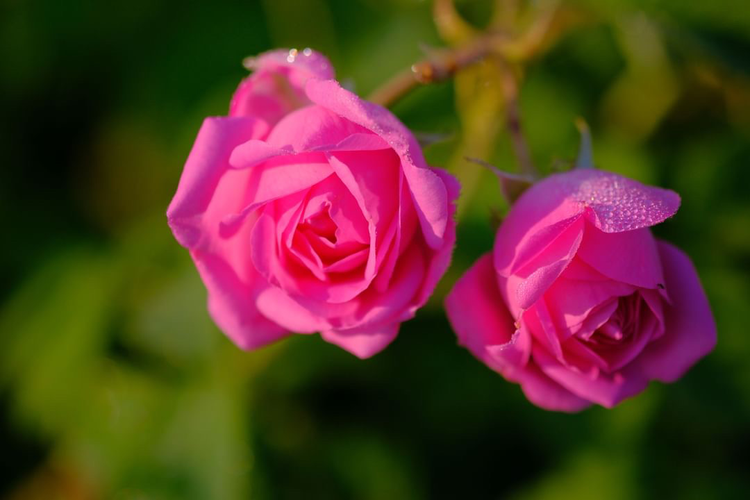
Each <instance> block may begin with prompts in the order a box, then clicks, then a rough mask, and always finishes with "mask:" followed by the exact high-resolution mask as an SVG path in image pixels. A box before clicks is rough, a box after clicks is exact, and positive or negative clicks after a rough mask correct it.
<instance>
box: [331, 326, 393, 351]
mask: <svg viewBox="0 0 750 500" xmlns="http://www.w3.org/2000/svg"><path fill="white" fill-rule="evenodd" d="M400 326H401V323H398V322H397V323H391V324H389V325H382V326H378V327H365V328H361V329H357V328H355V329H352V330H328V331H323V332H320V335H321V337H323V339H324V340H325V341H326V342H330V343H331V344H335V345H337V346H339V347H341V348H342V349H344V350H347V351H349V352H350V353H352V354H354V355H355V356H357V357H358V358H361V359H366V358H369V357H370V356H373V355H375V354H377V353H379V352H380V351H382V350H383V349H385V347H386V346H387V345H388V344H390V343H391V342H393V339H395V338H396V335H398V329H399V327H400Z"/></svg>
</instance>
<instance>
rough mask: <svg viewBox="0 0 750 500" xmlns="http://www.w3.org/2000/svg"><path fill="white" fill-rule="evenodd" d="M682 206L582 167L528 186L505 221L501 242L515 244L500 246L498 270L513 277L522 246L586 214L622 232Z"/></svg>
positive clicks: (670, 196) (671, 195)
mask: <svg viewBox="0 0 750 500" xmlns="http://www.w3.org/2000/svg"><path fill="white" fill-rule="evenodd" d="M679 206H680V197H679V196H678V195H677V193H675V192H673V191H669V190H666V189H660V188H656V187H652V186H644V185H643V184H641V183H639V182H636V181H634V180H632V179H628V178H626V177H622V176H620V175H617V174H613V173H611V172H605V171H602V170H596V169H583V170H580V169H579V170H572V171H569V172H564V173H559V174H553V175H550V176H549V177H546V178H545V179H543V180H541V181H539V182H537V183H536V184H534V185H533V186H532V187H531V188H529V189H528V190H527V191H526V192H525V193H524V194H523V195H522V196H521V197H520V198H519V199H518V200H517V201H516V203H515V204H514V205H513V208H512V209H511V211H510V213H509V214H508V216H507V217H506V218H505V220H504V221H503V225H502V226H501V227H500V230H499V231H498V236H497V240H496V241H505V242H512V243H511V244H510V245H504V246H502V247H496V252H497V256H496V259H495V267H496V268H497V269H498V271H499V272H501V273H503V274H508V271H507V270H508V269H509V268H510V266H511V265H512V263H513V262H514V261H515V260H516V258H517V255H518V252H519V250H520V249H521V248H523V246H522V245H519V242H522V241H524V240H525V239H526V238H528V237H529V236H530V235H534V234H536V233H537V232H538V231H540V230H542V229H543V228H546V227H548V226H552V225H554V224H557V223H558V222H560V221H563V220H565V219H569V218H571V217H575V216H576V215H580V214H585V216H586V218H587V219H588V220H589V221H590V222H591V223H592V224H594V225H595V226H596V227H597V228H598V229H600V230H602V231H604V232H607V233H617V232H623V231H631V230H634V229H639V228H644V227H649V226H653V225H655V224H658V223H660V222H663V221H664V220H666V219H668V218H669V217H671V216H672V215H674V214H675V212H676V211H677V209H678V208H679Z"/></svg>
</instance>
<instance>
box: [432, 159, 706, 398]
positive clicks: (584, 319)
mask: <svg viewBox="0 0 750 500" xmlns="http://www.w3.org/2000/svg"><path fill="white" fill-rule="evenodd" d="M679 204H680V198H679V196H678V195H677V194H676V193H674V192H672V191H668V190H664V189H659V188H655V187H649V186H644V185H642V184H640V183H638V182H635V181H633V180H631V179H627V178H625V177H621V176H619V175H616V174H613V173H609V172H603V171H599V170H594V169H582V170H573V171H570V172H566V173H561V174H555V175H552V176H550V177H548V178H546V179H544V180H542V181H540V182H539V183H537V184H535V185H534V186H532V187H531V188H530V189H529V190H528V191H526V192H525V193H524V194H523V195H522V196H521V198H520V199H519V200H518V201H517V202H516V203H515V205H514V206H513V207H512V208H511V210H510V213H509V214H508V217H507V218H506V220H505V221H504V222H503V224H502V226H501V227H500V229H499V231H498V233H497V237H496V240H495V248H494V251H493V252H492V253H491V254H489V253H488V254H486V255H484V256H483V257H481V258H480V259H479V260H478V261H477V262H476V263H475V264H474V266H473V267H472V268H471V269H469V271H468V272H467V273H466V274H465V275H464V276H463V277H462V278H461V279H460V280H459V281H458V282H457V283H456V285H455V288H454V289H453V290H452V292H451V293H450V295H449V296H448V298H447V300H446V307H447V311H448V316H449V318H450V321H451V323H452V324H453V327H454V329H455V330H456V332H457V334H458V338H459V341H460V343H461V344H462V345H464V346H465V347H467V348H468V349H469V350H470V351H471V352H472V353H473V354H474V355H475V356H476V357H477V358H479V359H480V360H481V361H483V362H484V363H485V364H487V365H488V366H489V367H490V368H492V369H493V370H495V371H497V372H499V373H501V374H502V375H503V376H504V377H505V378H506V379H508V380H510V381H513V382H517V383H519V384H520V385H521V387H522V389H523V391H524V393H525V394H526V396H527V397H528V398H529V400H531V401H532V402H533V403H535V404H537V405H538V406H541V407H543V408H547V409H551V410H562V411H577V410H580V409H583V408H585V407H587V406H589V405H590V404H592V403H597V404H600V405H603V406H606V407H612V406H614V405H616V404H617V403H619V402H620V401H622V400H623V399H625V398H627V397H630V396H633V395H634V394H637V393H638V392H640V391H642V390H644V389H645V388H646V386H647V384H648V382H649V380H652V379H656V380H661V381H663V382H673V381H675V380H677V379H678V378H680V377H681V376H682V375H683V374H684V373H685V371H686V370H687V369H688V368H690V366H692V365H693V364H694V363H695V362H696V361H697V360H698V359H700V358H701V357H702V356H704V355H706V354H707V353H708V352H709V351H711V350H712V349H713V347H714V345H715V343H716V327H715V324H714V320H713V317H712V314H711V310H710V308H709V305H708V301H707V299H706V296H705V294H704V292H703V289H702V288H701V285H700V282H699V280H698V276H697V274H696V272H695V269H694V268H693V265H692V264H691V262H690V259H689V258H688V257H687V256H686V255H685V254H684V253H683V252H682V251H680V250H678V249H677V248H675V247H674V246H672V245H670V244H669V243H666V242H663V241H658V240H656V239H654V237H653V236H652V234H651V231H650V230H649V229H648V228H649V227H650V226H653V225H655V224H658V223H660V222H662V221H664V220H665V219H667V218H669V217H671V216H672V215H674V213H675V212H676V211H677V209H678V207H679Z"/></svg>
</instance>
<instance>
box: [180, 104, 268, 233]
mask: <svg viewBox="0 0 750 500" xmlns="http://www.w3.org/2000/svg"><path fill="white" fill-rule="evenodd" d="M267 131H268V127H267V125H266V124H265V123H264V122H263V121H260V120H258V119H255V118H206V120H205V121H204V122H203V126H202V127H201V129H200V131H199V132H198V137H197V138H196V139H195V144H194V145H193V149H192V151H191V152H190V156H188V159H187V162H186V163H185V168H184V169H183V171H182V176H181V177H180V183H179V186H178V187H177V192H176V193H175V195H174V198H173V199H172V202H171V203H170V204H169V208H168V209H167V220H168V221H169V226H170V227H171V228H172V232H173V233H174V236H175V238H177V241H179V242H180V244H181V245H182V246H184V247H187V248H193V247H196V246H197V245H198V244H199V243H200V240H201V238H202V222H201V220H202V218H203V214H204V212H205V211H206V209H207V208H208V206H209V203H211V201H212V199H213V195H214V191H215V190H216V187H217V185H218V184H219V181H220V180H221V179H222V177H223V176H224V175H225V173H226V172H227V170H228V167H229V156H230V155H231V153H232V150H233V149H234V148H235V147H236V146H237V145H238V144H240V143H242V142H245V141H247V140H250V139H257V138H261V137H263V136H264V135H265V134H266V133H267ZM237 194H238V195H239V193H237ZM236 201H237V203H240V200H239V199H238V200H236Z"/></svg>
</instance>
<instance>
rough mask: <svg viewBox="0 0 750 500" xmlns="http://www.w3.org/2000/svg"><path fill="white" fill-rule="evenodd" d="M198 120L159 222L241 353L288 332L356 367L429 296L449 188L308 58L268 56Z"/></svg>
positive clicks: (381, 118)
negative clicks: (335, 351) (334, 349)
mask: <svg viewBox="0 0 750 500" xmlns="http://www.w3.org/2000/svg"><path fill="white" fill-rule="evenodd" d="M252 66H253V68H254V69H255V73H254V74H253V75H252V76H250V77H249V78H248V79H247V80H245V81H244V82H243V83H242V84H241V85H240V87H239V89H238V91H237V93H236V95H235V96H234V99H233V100H232V105H231V112H230V116H229V117H215V118H207V119H206V120H205V122H204V123H203V126H202V128H201V130H200V132H199V133H198V137H197V139H196V141H195V144H194V146H193V149H192V152H191V153H190V156H189V158H188V160H187V163H186V164H185V169H184V171H183V173H182V177H181V179H180V183H179V187H178V188H177V193H176V194H175V196H174V199H173V200H172V203H171V205H170V206H169V209H168V211H167V217H168V220H169V225H170V226H171V228H172V231H173V233H174V235H175V238H177V240H178V241H179V242H180V243H181V244H182V245H183V246H185V247H187V248H188V249H189V250H190V254H191V256H192V258H193V260H194V262H195V265H196V267H197V268H198V271H199V273H200V275H201V277H202V278H203V281H204V283H205V285H206V287H207V289H208V309H209V312H210V314H211V316H212V317H213V319H214V321H215V322H216V324H217V325H218V326H219V327H220V328H221V329H222V330H223V331H224V332H225V333H226V334H227V335H228V336H229V338H230V339H232V340H233V341H234V342H235V343H236V344H237V345H238V346H240V347H241V348H243V349H253V348H257V347H259V346H262V345H264V344H267V343H269V342H273V341H275V340H277V339H280V338H282V337H285V336H287V335H289V334H290V332H296V333H313V332H320V333H321V335H322V337H323V339H325V340H326V341H328V342H331V343H333V344H336V345H338V346H340V347H342V348H344V349H346V350H347V351H349V352H351V353H353V354H355V355H356V356H359V357H361V358H366V357H369V356H372V355H373V354H375V353H377V352H379V351H380V350H381V349H383V348H384V347H385V346H386V345H388V344H389V343H390V342H391V341H392V340H393V339H394V338H395V337H396V335H397V333H398V329H399V325H400V323H401V322H403V321H405V320H407V319H409V318H411V317H413V316H414V313H415V311H416V310H417V309H418V308H419V307H421V306H422V305H423V304H424V303H425V302H426V301H427V299H428V297H429V296H430V295H431V293H432V291H433V289H434V287H435V285H436V284H437V281H438V280H439V279H440V277H441V276H442V275H443V274H444V272H445V270H446V269H447V267H448V264H449V262H450V258H451V253H452V250H453V246H454V242H455V223H454V221H453V212H454V200H455V199H456V197H457V196H458V184H457V181H456V180H455V179H454V178H453V177H451V176H450V175H449V174H447V173H446V172H444V171H442V170H438V169H434V168H431V167H429V166H428V165H427V164H426V162H425V160H424V158H423V156H422V152H421V150H420V149H419V146H418V144H417V142H416V140H415V139H414V136H413V135H412V134H411V133H410V132H409V131H408V130H407V129H406V127H404V125H403V124H401V123H400V122H399V121H398V119H397V118H396V117H395V116H393V115H392V114H391V113H390V112H389V111H387V110H386V109H384V108H382V107H380V106H377V105H375V104H372V103H369V102H366V101H363V100H361V99H360V98H359V97H357V96H356V95H355V94H353V93H351V92H349V91H347V90H345V89H343V88H341V86H340V85H339V84H338V83H337V82H336V81H334V80H331V79H330V78H331V77H332V71H331V69H330V65H329V63H328V61H327V60H326V59H325V58H324V57H323V56H321V55H320V54H317V53H315V52H312V51H309V50H305V51H304V52H299V53H298V52H296V51H278V52H271V53H268V54H265V55H263V56H261V57H259V58H258V59H256V60H255V61H254V62H253V64H252Z"/></svg>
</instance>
